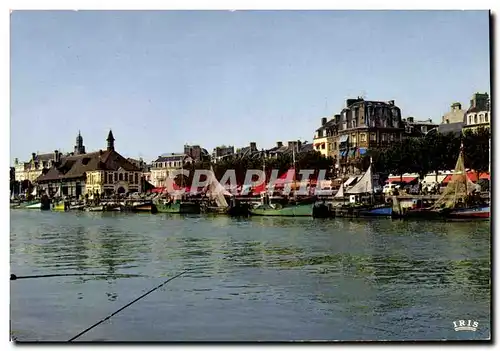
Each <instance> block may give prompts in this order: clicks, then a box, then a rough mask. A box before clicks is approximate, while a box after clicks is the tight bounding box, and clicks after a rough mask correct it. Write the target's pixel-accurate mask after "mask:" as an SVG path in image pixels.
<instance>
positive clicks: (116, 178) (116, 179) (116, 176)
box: [115, 173, 118, 182]
mask: <svg viewBox="0 0 500 351" xmlns="http://www.w3.org/2000/svg"><path fill="white" fill-rule="evenodd" d="M116 181H118V173H115V182H116Z"/></svg>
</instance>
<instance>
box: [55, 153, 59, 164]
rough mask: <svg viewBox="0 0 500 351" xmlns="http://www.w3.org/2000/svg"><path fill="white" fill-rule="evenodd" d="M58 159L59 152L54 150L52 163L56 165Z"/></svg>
mask: <svg viewBox="0 0 500 351" xmlns="http://www.w3.org/2000/svg"><path fill="white" fill-rule="evenodd" d="M58 159H59V151H57V150H54V163H57V161H58Z"/></svg>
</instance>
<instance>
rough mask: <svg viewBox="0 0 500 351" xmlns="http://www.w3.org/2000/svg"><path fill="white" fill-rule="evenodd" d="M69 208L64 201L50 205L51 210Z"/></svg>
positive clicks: (62, 210)
mask: <svg viewBox="0 0 500 351" xmlns="http://www.w3.org/2000/svg"><path fill="white" fill-rule="evenodd" d="M68 210H69V203H68V202H66V201H61V202H58V203H55V204H54V206H53V207H52V211H61V212H64V211H68Z"/></svg>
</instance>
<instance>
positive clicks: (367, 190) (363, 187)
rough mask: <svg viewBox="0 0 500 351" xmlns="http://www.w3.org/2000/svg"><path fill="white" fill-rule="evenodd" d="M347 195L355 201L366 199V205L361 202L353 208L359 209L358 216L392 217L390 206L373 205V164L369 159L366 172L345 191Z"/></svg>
mask: <svg viewBox="0 0 500 351" xmlns="http://www.w3.org/2000/svg"><path fill="white" fill-rule="evenodd" d="M346 194H347V195H354V196H355V197H356V198H357V199H360V198H361V196H363V195H364V196H365V197H368V199H367V200H368V203H366V202H364V203H363V202H362V201H360V202H361V203H357V202H356V203H355V204H354V207H356V208H358V209H359V215H360V216H369V217H371V216H382V217H391V216H392V205H387V204H375V191H374V186H373V162H372V158H370V166H369V167H368V169H367V170H366V172H365V173H364V174H363V176H361V178H359V180H358V182H357V183H356V184H355V185H354V186H353V187H352V188H350V189H349V190H347V191H346Z"/></svg>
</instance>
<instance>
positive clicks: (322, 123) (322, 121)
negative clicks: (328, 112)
mask: <svg viewBox="0 0 500 351" xmlns="http://www.w3.org/2000/svg"><path fill="white" fill-rule="evenodd" d="M325 124H326V117H323V118H321V125H322V126H324V125H325Z"/></svg>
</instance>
